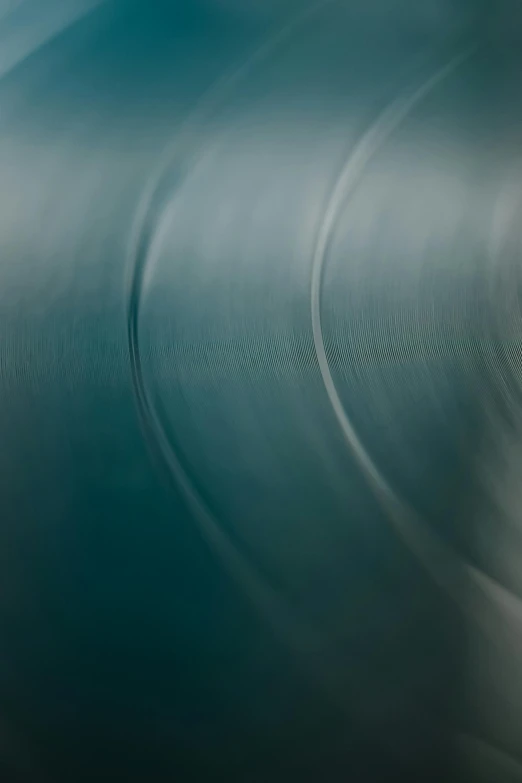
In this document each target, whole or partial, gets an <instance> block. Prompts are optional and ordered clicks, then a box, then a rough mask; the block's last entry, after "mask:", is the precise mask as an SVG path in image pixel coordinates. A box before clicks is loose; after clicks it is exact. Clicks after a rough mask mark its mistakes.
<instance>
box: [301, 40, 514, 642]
mask: <svg viewBox="0 0 522 783" xmlns="http://www.w3.org/2000/svg"><path fill="white" fill-rule="evenodd" d="M476 48H477V47H476V46H474V47H470V48H469V49H467V50H466V51H465V52H463V53H462V54H460V55H459V56H457V57H455V58H454V59H452V60H451V61H450V62H449V63H448V64H447V65H446V66H445V67H444V68H442V69H440V70H439V71H437V73H435V74H434V75H433V76H432V77H431V78H430V79H428V80H427V81H426V82H424V84H422V85H421V86H420V87H419V88H418V89H417V90H415V91H414V92H413V93H412V94H410V95H409V96H407V97H405V98H401V99H399V100H397V101H396V102H394V103H393V104H392V105H391V106H389V107H388V108H387V109H385V111H384V112H383V113H382V114H381V116H380V118H379V119H378V120H377V122H376V123H375V124H374V125H372V126H371V128H370V129H369V130H368V131H367V132H366V133H365V134H364V136H363V138H362V139H361V140H360V142H359V143H358V144H357V145H356V147H355V149H354V151H353V153H352V154H351V156H350V157H349V159H348V161H347V163H346V165H345V166H344V168H343V170H342V172H341V175H340V177H339V179H338V180H337V183H336V185H335V187H334V190H333V193H332V195H331V197H330V199H329V202H328V204H327V207H326V211H325V215H324V219H323V221H322V223H321V226H320V229H319V232H318V237H317V242H316V247H315V251H314V255H313V259H312V277H311V318H312V331H313V339H314V345H315V350H316V354H317V361H318V364H319V369H320V372H321V376H322V378H323V383H324V386H325V389H326V392H327V395H328V398H329V401H330V404H331V406H332V409H333V412H334V414H335V417H336V419H337V421H338V424H339V426H340V428H341V431H342V434H343V436H344V439H345V441H346V443H347V445H348V447H349V449H350V451H351V453H352V455H353V457H354V458H355V460H356V462H357V464H358V465H359V467H360V469H361V470H362V472H363V473H364V475H365V477H366V479H367V481H368V483H369V484H370V486H371V488H372V490H373V492H374V493H375V495H376V497H377V499H378V501H379V502H380V504H381V506H382V507H383V508H384V510H385V512H386V513H387V515H388V517H389V519H390V521H391V523H392V525H393V527H394V529H395V531H396V533H397V534H398V535H399V536H400V538H401V539H402V540H403V542H404V543H405V544H406V546H407V547H408V548H409V550H410V551H411V552H412V554H413V555H414V556H415V557H416V559H417V560H418V561H419V562H420V563H421V564H422V566H423V567H424V569H425V570H426V571H427V572H428V573H429V574H430V576H431V578H432V579H433V580H434V581H435V582H436V584H437V585H439V587H441V588H442V589H443V590H444V591H445V592H446V593H447V594H448V595H449V596H450V597H451V598H452V599H453V600H454V601H456V603H457V604H458V605H459V606H460V607H461V608H462V609H463V610H464V611H466V612H468V613H470V614H471V615H472V616H473V617H474V619H475V620H476V621H477V622H478V623H479V624H480V625H481V626H482V627H483V629H484V630H486V631H487V633H488V635H493V636H494V637H495V638H497V639H499V634H500V635H501V636H504V635H505V631H506V626H505V623H500V622H499V618H501V617H503V618H504V619H507V618H506V613H507V616H509V617H510V618H511V619H512V620H514V619H515V617H516V619H517V623H516V625H517V626H519V628H517V629H513V628H512V627H510V628H509V635H510V636H511V635H512V634H511V631H513V630H515V635H516V636H517V637H518V636H519V635H520V632H522V623H520V620H521V619H522V602H521V601H520V600H519V599H518V598H516V597H515V596H512V595H511V594H510V593H509V592H508V591H505V590H504V589H503V588H501V587H500V585H497V584H496V582H494V580H492V579H490V578H489V577H486V576H485V575H484V574H482V573H481V572H480V571H477V570H476V569H474V568H472V567H470V566H468V565H467V564H466V563H464V562H463V561H462V560H461V559H460V558H459V556H458V555H457V554H456V552H454V551H453V550H452V549H451V548H450V547H449V546H448V545H447V544H445V542H444V541H443V539H442V538H441V537H440V536H438V535H437V534H436V533H435V532H434V531H433V530H432V529H431V528H430V527H429V526H428V525H427V524H426V523H425V522H424V520H422V519H421V518H420V517H419V516H418V515H417V514H416V513H415V512H414V510H413V509H412V508H410V507H409V505H408V504H407V503H406V502H405V501H403V500H402V499H401V498H399V497H398V496H397V494H396V493H395V492H394V490H393V489H392V487H391V486H390V485H389V483H388V482H387V481H386V479H385V478H384V476H383V475H382V474H381V472H380V471H379V469H378V467H377V465H376V464H375V462H374V461H373V459H372V458H371V456H370V455H369V453H368V452H367V451H366V449H365V447H364V446H363V444H362V442H361V440H360V438H359V436H358V434H357V432H356V431H355V428H354V426H353V424H352V423H351V421H350V419H349V417H348V415H347V413H346V411H345V409H344V406H343V404H342V402H341V399H340V397H339V393H338V391H337V388H336V385H335V381H334V379H333V376H332V373H331V371H330V366H329V363H328V358H327V356H326V348H325V343H324V337H323V330H322V322H321V288H322V280H323V271H324V265H325V260H326V255H327V250H328V244H329V241H330V237H331V235H332V232H333V230H334V228H335V224H336V221H337V219H338V216H339V214H340V210H341V208H342V207H343V206H344V205H345V204H346V201H347V200H348V199H349V198H350V196H351V195H352V194H353V193H354V191H355V190H356V188H357V186H358V184H359V182H360V180H361V177H362V176H363V174H364V172H365V169H366V166H367V165H368V164H369V162H370V161H371V159H372V158H373V157H374V155H375V154H376V153H377V152H378V150H379V149H380V148H381V147H382V145H383V144H384V143H385V142H386V140H387V139H388V138H389V137H390V135H391V134H392V133H393V132H394V131H395V130H396V129H397V128H398V127H399V126H400V124H401V123H402V122H403V121H404V119H405V118H406V117H407V116H408V114H409V113H410V112H411V110H412V109H413V108H414V107H415V105H416V104H418V103H419V102H420V101H421V100H422V99H423V98H424V97H425V96H426V95H428V93H429V92H430V91H431V90H433V88H434V87H436V85H437V84H439V83H440V82H442V81H443V80H444V79H445V78H447V77H448V76H449V75H450V74H451V73H453V72H454V71H455V70H456V69H457V68H458V67H459V66H460V65H461V64H462V63H464V62H465V61H467V60H468V59H469V58H470V57H471V55H472V54H473V53H474V52H475V51H476ZM506 593H507V595H509V596H510V599H509V602H508V601H507V600H506V595H505V594H506ZM508 604H509V608H508ZM513 604H516V605H517V607H518V608H517V610H516V611H514V610H513ZM499 609H501V610H502V611H500V612H499Z"/></svg>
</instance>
